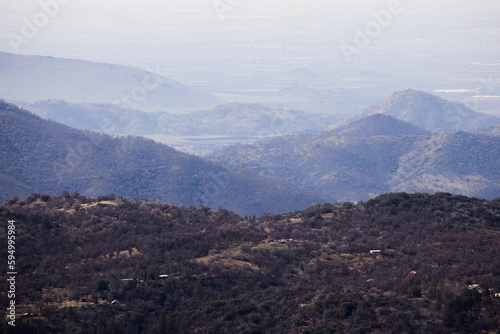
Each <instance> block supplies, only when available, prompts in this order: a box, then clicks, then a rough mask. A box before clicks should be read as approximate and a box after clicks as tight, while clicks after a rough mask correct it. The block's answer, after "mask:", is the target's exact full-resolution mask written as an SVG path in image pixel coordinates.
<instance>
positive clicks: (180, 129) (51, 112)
mask: <svg viewBox="0 0 500 334" xmlns="http://www.w3.org/2000/svg"><path fill="white" fill-rule="evenodd" d="M19 105H20V106H22V107H24V108H26V109H27V110H29V111H31V112H33V113H34V114H36V115H38V116H40V117H42V118H44V119H50V120H52V121H55V122H59V123H62V124H65V125H68V126H70V127H74V128H77V129H81V130H90V131H95V132H102V133H106V134H109V135H136V136H144V137H148V138H151V139H154V140H156V141H159V142H161V143H164V144H168V145H171V146H173V147H175V148H177V149H179V150H181V151H184V152H188V153H192V154H197V155H202V153H207V152H213V151H216V150H218V149H221V148H222V147H224V146H226V145H229V144H231V143H238V142H239V143H241V142H245V143H251V142H254V141H258V140H262V139H264V138H269V137H275V136H279V135H285V134H297V133H307V132H318V131H323V130H327V129H328V128H329V127H331V126H333V125H334V124H336V123H337V122H339V121H340V117H337V116H334V115H320V114H309V113H305V112H301V111H294V110H283V109H271V108H268V107H265V106H263V105H260V104H245V103H230V104H224V105H219V106H217V107H215V108H213V109H210V110H204V111H195V112H190V113H186V114H182V115H175V114H172V113H166V112H155V113H146V112H142V111H139V110H132V109H127V108H123V107H119V106H115V105H111V104H90V103H85V104H82V103H80V104H73V103H67V102H65V101H62V100H43V101H37V102H35V103H19Z"/></svg>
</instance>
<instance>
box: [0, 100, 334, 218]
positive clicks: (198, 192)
mask: <svg viewBox="0 0 500 334" xmlns="http://www.w3.org/2000/svg"><path fill="white" fill-rule="evenodd" d="M0 156H1V157H2V159H1V160H0V180H1V182H0V200H2V201H4V200H6V199H7V198H10V197H13V196H19V197H25V196H27V195H28V194H30V193H31V192H34V191H35V192H42V193H48V194H60V193H61V192H62V191H69V192H73V191H77V192H80V193H82V194H85V195H89V196H98V195H99V194H110V193H115V194H117V195H121V196H130V197H132V198H147V199H149V200H153V201H154V200H159V201H164V202H170V203H173V204H177V205H196V206H197V205H200V204H204V205H206V206H209V207H212V208H218V207H224V208H227V209H229V210H234V211H236V212H238V213H239V214H248V215H251V214H257V215H260V214H263V213H264V212H276V213H279V212H287V211H294V210H299V209H304V208H306V207H307V206H309V205H311V204H314V203H323V202H325V200H323V199H322V198H321V197H320V196H314V195H310V194H308V193H306V192H301V191H300V190H297V189H295V188H292V187H291V186H287V185H284V184H282V183H279V182H278V181H271V180H267V179H265V178H262V177H256V176H253V175H250V174H248V173H246V172H242V171H240V170H237V169H234V168H225V167H221V166H218V165H216V164H214V163H212V162H208V161H206V160H203V159H201V158H198V157H195V156H192V155H188V154H184V153H181V152H178V151H176V150H174V149H172V148H170V147H168V146H165V145H161V144H158V143H155V142H153V141H152V140H147V139H143V138H138V137H126V138H113V137H110V136H106V135H99V134H95V133H91V132H85V131H80V130H75V129H72V128H69V127H66V126H63V125H61V124H58V123H54V122H50V121H46V120H42V119H40V118H39V117H37V116H35V115H32V114H30V113H29V112H27V111H25V110H21V109H19V108H17V107H15V106H13V105H10V104H7V103H5V102H0Z"/></svg>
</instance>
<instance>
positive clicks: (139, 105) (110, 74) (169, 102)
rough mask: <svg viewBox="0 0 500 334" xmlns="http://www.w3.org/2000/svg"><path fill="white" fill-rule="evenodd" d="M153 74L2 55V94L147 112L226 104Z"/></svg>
mask: <svg viewBox="0 0 500 334" xmlns="http://www.w3.org/2000/svg"><path fill="white" fill-rule="evenodd" d="M154 71H155V70H152V71H144V70H141V69H138V68H134V67H129V66H122V65H113V64H105V63H96V62H89V61H83V60H74V59H63V58H54V57H43V56H26V55H15V54H10V53H6V52H0V77H1V78H2V80H1V81H0V96H1V97H2V98H4V99H8V100H22V101H27V102H34V101H37V100H42V99H61V100H65V101H68V102H72V103H112V104H119V105H121V106H125V107H127V108H133V109H140V110H143V111H159V110H162V111H170V112H177V113H180V112H185V111H192V110H199V109H204V108H210V107H213V106H215V105H217V104H220V103H221V101H220V100H218V99H217V98H215V97H213V96H211V95H208V94H205V93H201V92H197V91H195V90H193V89H191V88H189V87H186V86H184V85H182V84H180V83H178V82H176V81H174V80H171V79H169V78H166V77H164V76H161V75H159V74H157V73H154Z"/></svg>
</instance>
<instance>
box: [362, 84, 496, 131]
mask: <svg viewBox="0 0 500 334" xmlns="http://www.w3.org/2000/svg"><path fill="white" fill-rule="evenodd" d="M373 114H384V115H388V116H392V117H394V118H397V119H399V120H402V121H405V122H408V123H411V124H413V125H416V126H418V127H420V128H423V129H426V130H429V131H436V132H449V131H460V130H463V131H468V130H473V129H475V128H480V127H485V126H490V125H492V124H497V123H500V118H498V117H495V116H492V115H488V114H483V113H478V112H476V111H474V110H472V109H470V108H468V107H467V106H465V105H464V104H462V103H456V102H449V101H446V100H444V99H441V98H439V97H437V96H435V95H432V94H428V93H425V92H422V91H417V90H413V89H408V90H404V91H399V92H395V93H394V94H393V95H391V96H390V97H389V98H387V99H385V100H384V101H382V102H380V103H378V104H375V105H373V106H371V107H369V108H367V109H365V110H364V111H363V112H362V114H361V115H360V116H358V118H359V117H364V116H368V115H373Z"/></svg>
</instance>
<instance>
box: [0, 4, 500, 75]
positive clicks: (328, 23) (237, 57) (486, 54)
mask: <svg viewBox="0 0 500 334" xmlns="http://www.w3.org/2000/svg"><path fill="white" fill-rule="evenodd" d="M387 13H390V16H387ZM33 27H35V29H33ZM360 32H361V33H360ZM363 34H364V35H365V36H362V35H363ZM368 35H370V36H368ZM0 37H1V39H0V51H6V52H17V53H21V54H40V55H47V56H57V57H69V58H79V59H85V60H93V61H103V62H111V63H119V64H129V65H134V66H139V67H143V68H147V67H150V68H154V67H158V66H160V67H162V68H164V69H165V70H164V71H165V72H168V73H172V75H174V77H177V78H186V79H189V80H192V81H196V80H195V79H196V75H195V73H203V72H208V71H216V70H218V69H222V68H224V69H225V70H226V71H230V70H234V71H240V72H241V69H245V68H246V69H248V70H249V71H252V70H257V69H258V70H261V71H263V70H267V69H269V70H270V69H273V68H294V67H308V68H312V69H313V70H316V71H321V72H325V73H327V72H328V71H332V73H333V74H332V75H335V73H337V72H339V71H357V70H367V69H369V70H373V71H377V72H379V73H380V72H381V73H384V71H414V72H415V75H416V76H424V75H427V76H425V77H422V78H421V80H428V79H429V78H432V77H433V75H434V74H430V73H436V72H438V74H437V75H436V76H437V77H441V76H442V75H440V74H439V72H443V73H445V72H449V73H451V72H454V73H455V74H456V73H459V72H460V71H463V72H464V73H465V72H467V71H475V72H477V73H482V74H484V75H490V76H491V75H492V76H494V77H495V78H497V77H498V75H499V73H498V70H499V68H500V67H499V66H497V65H495V64H500V1H498V0H477V1H470V0H439V1H437V0H385V1H381V0H300V1H299V0H182V1H181V0H40V1H28V0H1V1H0ZM474 66H476V67H474ZM477 66H480V68H479V67H477ZM188 72H189V73H191V74H190V75H189V76H186V75H187V74H186V73H188ZM426 73H428V74H426ZM482 74H481V75H482ZM473 76H475V77H477V76H478V74H474V75H473ZM441 79H443V78H442V77H441ZM463 80H465V79H463ZM463 80H462V81H463ZM467 80H468V79H467Z"/></svg>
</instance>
